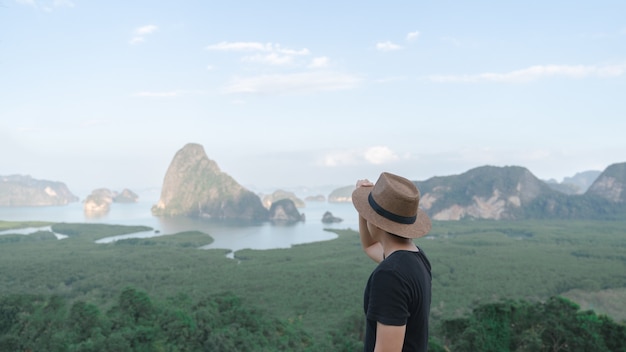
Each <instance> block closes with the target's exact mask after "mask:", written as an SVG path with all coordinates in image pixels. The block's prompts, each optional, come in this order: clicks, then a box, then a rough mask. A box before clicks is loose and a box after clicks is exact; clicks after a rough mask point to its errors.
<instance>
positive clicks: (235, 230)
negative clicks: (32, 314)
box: [0, 200, 358, 258]
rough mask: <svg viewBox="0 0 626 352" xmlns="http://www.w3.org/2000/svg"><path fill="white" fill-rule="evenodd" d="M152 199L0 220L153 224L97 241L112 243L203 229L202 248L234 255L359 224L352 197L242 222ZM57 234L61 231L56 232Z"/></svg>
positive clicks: (17, 211)
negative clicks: (167, 209)
mask: <svg viewBox="0 0 626 352" xmlns="http://www.w3.org/2000/svg"><path fill="white" fill-rule="evenodd" d="M155 203H156V201H150V200H148V201H139V202H136V203H112V204H111V209H110V211H109V212H108V213H107V214H106V215H103V216H100V217H89V216H87V215H86V214H85V213H84V211H83V205H82V203H81V202H76V203H71V204H69V205H65V206H46V207H0V220H3V221H50V222H66V223H101V224H116V225H143V226H148V227H150V228H152V230H150V231H144V232H137V233H132V234H127V235H122V236H114V237H107V238H103V239H100V240H98V241H97V243H110V242H112V241H116V240H119V239H123V238H149V237H154V236H165V235H171V234H175V233H178V232H182V231H201V232H204V233H206V234H208V235H210V236H211V237H212V238H213V239H214V241H213V242H212V243H211V244H210V245H207V246H205V247H202V248H204V249H212V248H219V249H226V250H229V251H230V252H229V253H228V254H227V257H230V258H233V257H234V253H235V252H236V251H238V250H241V249H256V250H267V249H274V248H290V247H291V246H293V245H296V244H304V243H312V242H319V241H328V240H332V239H334V238H336V234H335V233H333V232H329V231H326V229H353V230H357V229H358V215H357V212H356V210H355V209H354V207H353V206H352V203H329V202H307V203H306V206H305V207H303V208H299V209H298V210H299V211H300V213H303V214H304V215H305V219H306V220H305V221H302V222H297V223H293V224H282V223H272V222H262V223H249V222H245V223H241V222H235V221H219V220H211V219H200V218H189V217H156V216H153V215H152V213H151V208H152V206H153V205H154V204H155ZM327 211H329V212H331V213H332V214H333V216H335V217H338V218H341V219H342V221H341V222H337V223H331V224H327V223H323V222H322V216H323V215H324V213H325V212H327ZM49 229H50V228H49V227H44V228H26V229H21V230H8V231H0V235H3V234H9V233H11V234H16V233H18V234H23V235H28V234H29V233H33V232H35V231H39V230H49ZM57 238H59V240H63V239H64V236H61V235H57Z"/></svg>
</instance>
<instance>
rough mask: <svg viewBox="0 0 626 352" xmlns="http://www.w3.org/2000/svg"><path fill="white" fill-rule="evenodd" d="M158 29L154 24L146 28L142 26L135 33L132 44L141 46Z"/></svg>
mask: <svg viewBox="0 0 626 352" xmlns="http://www.w3.org/2000/svg"><path fill="white" fill-rule="evenodd" d="M157 29H158V27H157V26H155V25H153V24H149V25H146V26H141V27H139V28H137V29H135V30H134V31H133V37H132V38H131V40H130V44H133V45H134V44H139V43H142V42H143V41H144V40H145V37H146V36H147V35H149V34H152V33H154V32H156V31H157Z"/></svg>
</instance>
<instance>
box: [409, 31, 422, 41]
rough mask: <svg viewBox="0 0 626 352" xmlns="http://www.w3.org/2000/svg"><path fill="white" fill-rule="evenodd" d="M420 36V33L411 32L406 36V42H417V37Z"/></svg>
mask: <svg viewBox="0 0 626 352" xmlns="http://www.w3.org/2000/svg"><path fill="white" fill-rule="evenodd" d="M419 35H420V32H419V31H415V32H410V33H409V34H407V35H406V40H408V41H410V42H412V41H414V40H417V37H419Z"/></svg>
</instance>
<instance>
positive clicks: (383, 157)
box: [321, 146, 400, 167]
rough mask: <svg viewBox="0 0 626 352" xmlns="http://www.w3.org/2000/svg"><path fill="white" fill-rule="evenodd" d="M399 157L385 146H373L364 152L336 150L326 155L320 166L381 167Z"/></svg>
mask: <svg viewBox="0 0 626 352" xmlns="http://www.w3.org/2000/svg"><path fill="white" fill-rule="evenodd" d="M399 159H400V157H399V156H398V154H397V153H395V152H394V151H393V150H391V148H389V147H387V146H373V147H369V148H367V149H364V150H336V151H332V152H330V153H327V154H326V155H325V156H324V157H323V159H322V162H321V164H322V165H323V166H327V167H336V166H356V165H382V164H388V163H392V162H394V161H397V160H399Z"/></svg>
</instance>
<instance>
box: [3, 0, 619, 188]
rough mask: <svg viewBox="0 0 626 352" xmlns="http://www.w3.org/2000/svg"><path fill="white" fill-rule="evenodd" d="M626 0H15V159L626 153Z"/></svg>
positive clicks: (325, 175)
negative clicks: (191, 151)
mask: <svg viewBox="0 0 626 352" xmlns="http://www.w3.org/2000/svg"><path fill="white" fill-rule="evenodd" d="M625 13H626V2H624V1H621V0H620V1H604V0H597V1H524V2H521V1H517V2H512V1H471V2H470V1H445V0H444V1H385V2H382V1H359V2H357V1H326V0H320V1H299V0H292V1H228V2H226V1H198V0H194V1H191V0H176V1H144V0H137V1H83V0H0V153H1V154H0V175H15V174H19V175H30V176H31V177H33V178H36V179H43V180H51V181H60V182H63V183H65V184H66V185H67V186H68V187H69V188H70V190H71V191H73V193H75V194H77V195H80V196H86V195H87V194H89V192H90V191H91V190H93V189H96V188H100V187H106V188H110V189H113V190H121V189H123V188H130V189H131V190H139V189H144V188H151V187H160V186H161V184H162V182H163V179H164V176H165V173H166V171H167V168H168V166H169V164H170V162H171V161H172V158H173V157H174V155H175V154H176V152H177V151H178V150H180V149H181V148H182V147H184V146H185V145H186V144H187V143H198V144H201V145H202V146H203V147H204V149H205V151H206V153H207V156H208V157H209V158H210V159H211V160H214V161H215V162H216V163H217V164H218V165H219V167H220V169H221V170H222V171H224V172H226V173H227V174H229V175H230V176H232V177H233V178H234V179H235V180H236V181H237V182H239V183H240V184H242V185H244V186H245V187H248V188H250V189H252V190H265V191H268V190H271V189H286V188H290V187H309V188H315V187H325V186H335V185H337V186H345V185H352V184H354V183H355V181H356V180H357V179H361V178H368V179H370V180H376V179H377V178H378V175H379V174H380V173H381V172H383V171H388V172H393V173H397V174H400V175H402V176H405V177H407V178H409V179H411V180H426V179H428V178H431V177H434V176H448V175H456V174H461V173H463V172H466V171H468V170H470V169H472V168H475V167H480V166H484V165H494V166H509V165H515V166H523V167H526V168H528V169H529V170H530V171H531V172H532V173H533V174H534V175H535V176H537V177H538V178H541V179H546V180H547V179H554V180H557V181H562V179H563V178H564V177H569V176H573V175H574V174H576V173H577V172H582V171H587V170H599V171H602V170H604V169H605V168H606V167H607V166H609V165H611V164H614V163H619V162H625V161H626V138H624V131H626V16H624V14H625Z"/></svg>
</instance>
